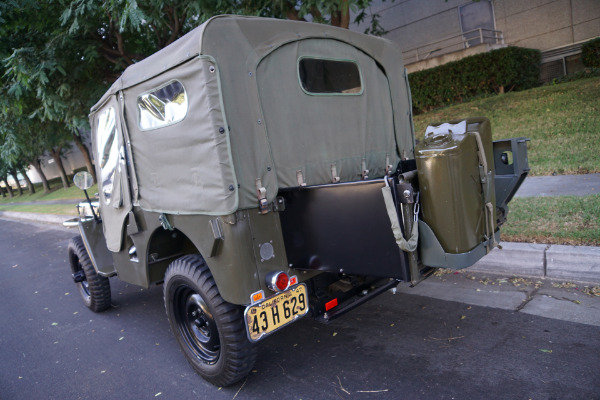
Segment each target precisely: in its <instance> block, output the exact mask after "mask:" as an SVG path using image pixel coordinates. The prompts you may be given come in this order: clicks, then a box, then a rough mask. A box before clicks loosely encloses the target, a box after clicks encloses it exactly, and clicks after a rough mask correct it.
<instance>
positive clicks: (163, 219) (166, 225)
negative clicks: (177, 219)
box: [158, 214, 175, 231]
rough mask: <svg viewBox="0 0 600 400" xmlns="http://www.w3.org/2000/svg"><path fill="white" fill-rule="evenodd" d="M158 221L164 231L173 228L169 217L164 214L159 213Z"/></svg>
mask: <svg viewBox="0 0 600 400" xmlns="http://www.w3.org/2000/svg"><path fill="white" fill-rule="evenodd" d="M158 221H159V222H160V224H161V225H162V227H163V229H164V230H165V231H172V230H174V229H175V228H174V227H173V225H171V223H170V222H169V218H167V216H166V215H165V214H160V215H159V216H158Z"/></svg>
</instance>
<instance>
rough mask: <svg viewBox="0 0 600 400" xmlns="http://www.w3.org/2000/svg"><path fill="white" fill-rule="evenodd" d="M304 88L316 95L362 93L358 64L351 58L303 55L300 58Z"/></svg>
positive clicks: (305, 90)
mask: <svg viewBox="0 0 600 400" xmlns="http://www.w3.org/2000/svg"><path fill="white" fill-rule="evenodd" d="M298 79H299V81H300V86H301V87H302V90H304V92H306V93H307V94H316V95H360V94H362V92H363V84H362V77H361V73H360V68H359V66H358V64H357V63H356V62H354V61H349V60H333V59H326V58H312V57H302V58H300V59H299V60H298Z"/></svg>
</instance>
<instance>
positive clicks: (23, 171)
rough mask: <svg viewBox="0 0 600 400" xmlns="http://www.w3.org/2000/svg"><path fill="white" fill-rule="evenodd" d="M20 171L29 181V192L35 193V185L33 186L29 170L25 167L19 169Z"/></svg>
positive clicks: (26, 180)
mask: <svg viewBox="0 0 600 400" xmlns="http://www.w3.org/2000/svg"><path fill="white" fill-rule="evenodd" d="M19 172H20V173H21V175H23V178H25V182H27V187H28V188H29V194H34V193H35V186H33V183H32V182H31V179H29V177H28V176H27V172H26V171H25V170H24V169H21V170H19Z"/></svg>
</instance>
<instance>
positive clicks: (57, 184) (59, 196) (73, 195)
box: [0, 179, 98, 211]
mask: <svg viewBox="0 0 600 400" xmlns="http://www.w3.org/2000/svg"><path fill="white" fill-rule="evenodd" d="M50 185H51V188H50V193H44V189H43V188H42V184H41V183H40V184H35V193H34V194H30V193H29V190H28V189H27V188H26V187H24V188H23V196H19V194H18V192H17V191H16V190H13V193H14V195H15V196H14V197H13V198H12V199H11V198H10V197H9V196H8V193H6V190H5V192H4V193H5V194H6V197H5V198H0V206H2V205H6V204H11V203H21V202H25V201H49V200H71V199H85V194H83V190H81V189H79V188H78V187H76V186H75V185H71V187H70V188H68V189H63V187H62V184H61V181H60V179H58V180H55V179H53V180H52V181H51V183H50ZM97 191H98V185H94V186H92V187H91V188H89V189H88V194H89V195H90V196H91V195H93V194H94V193H96V192H97ZM5 211H6V210H5Z"/></svg>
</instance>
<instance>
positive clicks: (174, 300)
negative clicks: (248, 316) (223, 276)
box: [164, 255, 256, 386]
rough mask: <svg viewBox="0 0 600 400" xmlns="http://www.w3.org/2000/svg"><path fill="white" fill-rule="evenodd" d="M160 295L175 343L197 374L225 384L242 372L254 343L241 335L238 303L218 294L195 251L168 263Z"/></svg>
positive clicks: (250, 360) (240, 376) (246, 369)
mask: <svg viewBox="0 0 600 400" xmlns="http://www.w3.org/2000/svg"><path fill="white" fill-rule="evenodd" d="M164 300H165V309H166V311H167V317H168V318H169V322H170V324H171V330H172V331H173V334H174V335H175V338H176V339H177V343H178V344H179V347H180V348H181V351H182V352H183V354H184V355H185V358H186V359H187V361H188V362H189V363H190V365H191V366H192V367H193V368H194V370H195V371H196V372H197V373H198V374H199V375H200V376H202V377H203V378H204V379H205V380H207V381H208V382H210V383H212V384H213V385H217V386H228V385H231V384H233V383H235V382H238V381H240V380H241V379H243V378H244V377H246V376H247V375H248V373H249V372H250V370H251V369H252V367H253V366H254V362H255V361H256V348H255V346H253V345H252V343H250V341H249V340H248V338H247V336H246V326H245V324H244V317H243V313H242V310H241V307H239V306H236V305H234V304H230V303H227V302H226V301H225V300H223V298H222V297H221V295H220V293H219V290H218V288H217V285H216V283H215V281H214V279H213V277H212V274H211V273H210V270H209V269H208V267H207V265H206V262H205V261H204V259H203V258H202V257H201V256H199V255H188V256H184V257H181V258H179V259H177V260H175V261H173V262H172V263H171V264H170V265H169V268H168V269H167V272H166V274H165V281H164Z"/></svg>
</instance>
